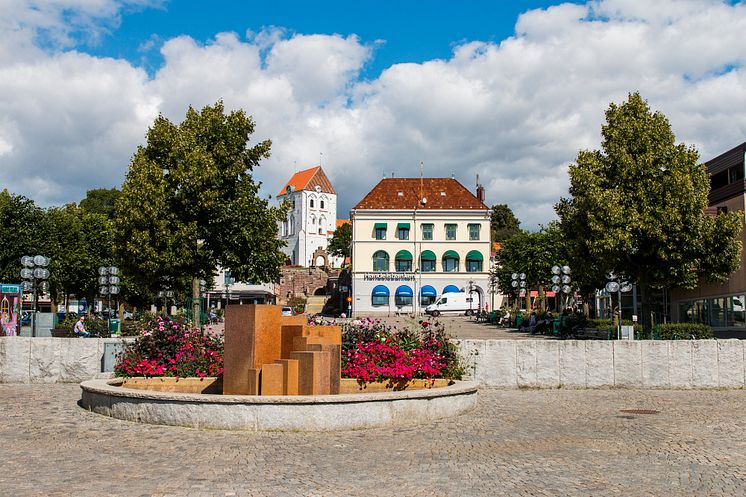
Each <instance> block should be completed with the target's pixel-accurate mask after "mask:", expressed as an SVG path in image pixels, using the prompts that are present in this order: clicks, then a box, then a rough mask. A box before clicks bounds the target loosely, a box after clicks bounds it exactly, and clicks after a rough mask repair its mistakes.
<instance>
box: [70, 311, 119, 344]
mask: <svg viewBox="0 0 746 497" xmlns="http://www.w3.org/2000/svg"><path fill="white" fill-rule="evenodd" d="M78 319H79V318H78V316H76V315H75V314H68V316H67V318H65V319H64V320H62V321H60V322H59V323H58V324H57V328H61V329H63V330H65V331H66V332H67V333H68V335H70V336H73V327H74V326H75V323H77V322H78ZM83 325H84V326H85V330H86V331H87V332H88V333H90V334H91V336H92V337H94V338H109V337H110V336H111V333H109V323H108V322H107V321H106V320H105V319H100V318H97V317H96V316H86V317H85V321H84V322H83Z"/></svg>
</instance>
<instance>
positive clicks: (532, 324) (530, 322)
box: [528, 312, 536, 335]
mask: <svg viewBox="0 0 746 497" xmlns="http://www.w3.org/2000/svg"><path fill="white" fill-rule="evenodd" d="M528 329H529V331H530V332H531V334H532V335H533V334H534V330H535V329H536V313H535V312H532V313H531V317H529V318H528Z"/></svg>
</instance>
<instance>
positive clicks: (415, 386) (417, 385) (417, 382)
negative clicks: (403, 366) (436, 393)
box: [339, 378, 453, 393]
mask: <svg viewBox="0 0 746 497" xmlns="http://www.w3.org/2000/svg"><path fill="white" fill-rule="evenodd" d="M448 385H453V381H451V380H444V379H442V378H439V379H434V380H422V379H414V380H399V381H397V380H385V381H361V380H356V379H354V378H342V384H341V386H340V392H339V393H375V392H398V391H401V390H424V389H428V388H442V387H447V386H448Z"/></svg>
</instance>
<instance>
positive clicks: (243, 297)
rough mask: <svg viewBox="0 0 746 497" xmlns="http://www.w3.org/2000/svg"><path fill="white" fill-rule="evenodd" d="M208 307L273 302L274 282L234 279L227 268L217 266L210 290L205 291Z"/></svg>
mask: <svg viewBox="0 0 746 497" xmlns="http://www.w3.org/2000/svg"><path fill="white" fill-rule="evenodd" d="M205 297H206V304H207V307H208V308H216V309H223V308H225V306H226V305H234V304H274V303H275V285H274V283H260V284H254V283H244V282H240V281H236V279H235V278H234V277H233V276H232V275H231V272H230V271H229V270H227V269H222V268H218V274H217V276H215V279H214V280H213V285H212V288H211V289H210V290H208V291H207V292H205Z"/></svg>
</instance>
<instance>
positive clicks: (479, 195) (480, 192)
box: [477, 185, 484, 203]
mask: <svg viewBox="0 0 746 497" xmlns="http://www.w3.org/2000/svg"><path fill="white" fill-rule="evenodd" d="M477 198H478V199H479V201H480V202H482V203H484V187H483V186H482V185H477Z"/></svg>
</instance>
